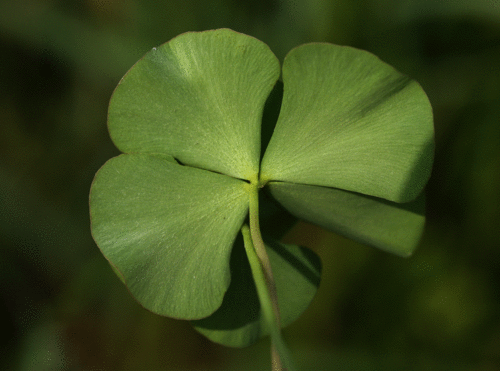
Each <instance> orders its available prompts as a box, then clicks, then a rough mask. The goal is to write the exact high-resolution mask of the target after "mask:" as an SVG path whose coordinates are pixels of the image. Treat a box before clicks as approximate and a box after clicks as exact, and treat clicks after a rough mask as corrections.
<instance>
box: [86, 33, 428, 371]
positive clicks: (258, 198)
mask: <svg viewBox="0 0 500 371" xmlns="http://www.w3.org/2000/svg"><path fill="white" fill-rule="evenodd" d="M279 76H280V65H279V62H278V60H277V58H276V57H275V56H274V55H273V53H272V52H271V51H270V50H269V48H268V47H267V46H266V45H265V44H264V43H262V42H260V41H259V40H256V39H254V38H252V37H250V36H247V35H243V34H240V33H236V32H234V31H231V30H228V29H221V30H214V31H205V32H189V33H185V34H182V35H180V36H178V37H176V38H174V39H173V40H171V41H169V42H168V43H166V44H163V45H162V46H160V47H158V48H153V50H151V51H150V52H149V53H147V54H146V55H145V56H144V57H143V58H142V59H141V60H140V61H139V62H137V64H136V65H134V66H133V67H132V68H131V69H130V71H129V72H128V73H127V74H126V75H125V76H124V77H123V79H122V80H121V81H120V83H119V84H118V86H117V88H116V90H115V92H114V94H113V97H112V99H111V102H110V106H109V117H108V125H109V132H110V135H111V138H112V139H113V142H114V143H115V145H116V146H117V147H118V148H119V149H120V150H121V151H122V152H124V154H122V155H120V156H118V157H115V158H112V159H111V160H109V161H108V162H107V163H106V164H105V165H104V166H103V167H102V168H101V169H100V170H99V172H98V173H97V174H96V177H95V180H94V182H93V184H92V189H91V193H90V212H91V219H92V234H93V237H94V239H95V241H96V243H97V245H98V246H99V247H100V249H101V251H102V253H103V254H104V256H105V257H106V258H107V259H108V260H109V262H110V263H111V265H112V267H113V268H114V269H115V271H116V273H117V274H118V276H119V277H120V278H121V279H122V281H123V282H124V283H125V284H126V285H127V287H128V289H129V290H130V292H131V293H132V295H133V296H134V297H135V298H136V299H137V300H138V301H139V302H140V303H141V304H142V305H143V306H144V307H145V308H147V309H149V310H151V311H153V312H155V313H158V314H160V315H164V316H169V317H174V318H180V319H189V320H192V323H193V325H194V327H195V328H196V329H197V330H198V331H200V332H201V333H202V334H204V335H205V336H207V337H208V338H210V339H212V340H213V341H216V342H218V343H221V344H225V345H228V346H236V347H241V346H247V345H250V344H252V343H253V342H255V341H256V340H258V339H259V338H260V337H261V336H263V335H266V334H270V335H271V340H272V354H273V357H272V358H273V368H274V369H282V368H283V369H285V368H288V369H290V370H291V369H293V368H294V366H293V365H292V362H291V359H290V357H289V355H288V354H287V351H286V347H285V346H284V344H283V341H282V339H281V335H280V328H281V327H282V326H286V325H287V324H289V323H290V322H292V321H293V320H295V319H296V318H297V317H298V316H300V314H301V313H302V312H303V311H304V310H305V309H306V307H307V306H308V304H309V302H310V301H311V299H312V297H313V296H314V294H315V292H316V289H317V287H318V285H319V279H320V270H321V268H320V261H319V258H318V257H317V256H316V255H315V254H314V253H313V252H312V251H310V250H308V249H306V248H303V247H299V246H294V245H285V244H282V243H280V242H279V238H280V237H281V236H282V234H283V232H284V231H285V230H286V229H287V228H289V227H290V226H291V225H292V224H293V222H294V221H295V219H294V217H297V218H301V219H304V220H307V221H309V222H312V223H315V224H318V225H320V226H322V227H325V228H327V229H329V230H332V231H335V232H338V233H341V234H344V235H346V236H348V237H351V238H353V239H355V240H358V241H361V242H363V243H367V244H370V245H373V246H376V247H379V248H381V249H384V250H387V251H389V252H392V253H395V254H398V255H401V256H409V255H410V254H411V253H412V252H413V250H414V248H415V247H416V245H417V243H418V241H419V238H420V235H421V233H422V230H423V225H424V215H423V196H419V195H420V194H421V192H422V189H423V187H424V185H425V183H426V182H427V180H428V178H429V175H430V170H431V166H432V160H433V124H432V111H431V107H430V104H429V102H428V99H427V97H426V95H425V93H424V92H423V91H422V89H421V88H420V86H419V85H418V84H417V83H416V82H414V81H412V80H410V79H409V78H407V77H405V76H403V75H401V74H400V73H398V72H397V71H396V70H394V69H393V68H392V67H390V66H388V65H387V64H385V63H383V62H382V61H380V60H379V59H378V58H377V57H375V56H374V55H372V54H370V53H368V52H365V51H361V50H357V49H353V48H350V47H342V46H336V45H331V44H325V43H313V44H306V45H302V46H299V47H297V48H295V49H293V50H292V51H291V52H290V53H289V54H288V55H287V57H286V58H285V60H284V63H283V69H282V81H283V97H282V102H281V110H280V112H279V117H278V119H277V122H276V125H275V127H274V131H272V136H271V138H270V139H269V138H268V136H267V134H266V132H265V129H266V128H267V126H266V125H268V123H270V122H271V130H272V129H273V128H272V126H273V125H274V123H272V121H273V111H272V100H273V99H275V100H277V101H278V102H279V99H281V96H280V91H279V87H280V85H279V84H278V85H277V88H275V90H274V91H273V87H275V85H276V83H277V80H278V78H279ZM270 95H271V98H269V97H270ZM268 98H269V99H268ZM266 101H268V102H271V103H270V104H268V108H269V107H270V108H269V109H267V108H266V109H264V108H265V104H266ZM278 104H279V103H278ZM263 116H264V119H263ZM262 123H264V124H265V127H264V128H263V132H262V135H261V124H262ZM268 141H269V143H268V144H267V142H268ZM266 144H267V147H266ZM261 147H262V149H263V151H262V152H263V155H261ZM261 189H263V190H264V194H263V192H259V191H260V190H261ZM269 196H271V197H269ZM272 198H274V200H272ZM276 201H277V203H278V204H280V205H281V206H279V205H278V204H277V203H276ZM259 209H260V211H259ZM290 214H292V215H293V216H294V217H292V216H291V215H290ZM259 222H261V224H262V231H263V234H261V228H260V227H259ZM240 232H241V233H240ZM262 235H263V236H262ZM245 255H246V256H245ZM271 267H272V269H271Z"/></svg>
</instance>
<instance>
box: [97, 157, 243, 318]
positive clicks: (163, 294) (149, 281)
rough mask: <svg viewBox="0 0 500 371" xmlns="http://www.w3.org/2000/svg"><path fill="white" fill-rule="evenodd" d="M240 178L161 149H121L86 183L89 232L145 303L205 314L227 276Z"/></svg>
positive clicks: (176, 313)
mask: <svg viewBox="0 0 500 371" xmlns="http://www.w3.org/2000/svg"><path fill="white" fill-rule="evenodd" d="M246 186H247V183H246V182H244V181H241V180H237V179H234V178H231V177H228V176H225V175H221V174H216V173H213V172H210V171H206V170H201V169H196V168H191V167H188V166H181V165H179V164H177V163H176V162H175V161H173V160H172V158H169V157H165V156H159V155H156V156H153V155H142V154H134V155H127V154H126V155H121V156H118V157H115V158H112V159H111V160H109V161H108V162H107V163H106V164H105V165H104V166H103V167H102V168H101V170H99V172H98V173H97V175H96V177H95V180H94V183H93V184H92V189H91V194H90V212H91V218H92V234H93V237H94V239H95V241H96V243H97V245H98V246H99V247H100V249H101V251H102V252H103V254H104V255H105V256H106V258H107V259H108V260H110V261H111V262H112V265H113V266H114V267H115V268H116V269H117V270H118V271H119V272H120V273H121V274H120V276H121V277H122V278H124V280H125V283H126V285H127V287H128V289H129V290H130V292H131V293H132V294H133V295H134V297H135V298H136V299H137V300H138V301H139V302H140V303H141V304H142V305H143V306H144V307H145V308H147V309H149V310H151V311H153V312H155V313H158V314H161V315H165V316H169V317H175V318H182V319H195V318H202V317H206V316H208V315H210V314H212V313H213V312H214V311H215V310H216V309H217V308H218V307H219V306H220V304H221V303H222V300H223V297H224V293H225V292H226V290H227V288H228V286H229V283H230V268H229V262H230V255H231V249H232V246H233V242H234V239H235V238H236V235H237V233H238V231H239V230H240V228H241V225H242V224H243V221H244V219H245V217H246V215H247V213H248V193H247V191H246Z"/></svg>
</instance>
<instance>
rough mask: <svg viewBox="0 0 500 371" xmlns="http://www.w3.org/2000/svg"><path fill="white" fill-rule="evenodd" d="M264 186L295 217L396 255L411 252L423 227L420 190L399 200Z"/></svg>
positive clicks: (312, 188)
mask: <svg viewBox="0 0 500 371" xmlns="http://www.w3.org/2000/svg"><path fill="white" fill-rule="evenodd" d="M268 187H269V190H270V192H271V194H272V195H273V196H274V197H275V198H276V199H277V200H278V201H279V202H280V203H281V204H282V205H283V206H284V207H285V208H286V209H287V210H288V211H290V212H291V213H292V214H293V215H295V216H297V217H298V218H301V219H303V220H306V221H309V222H311V223H314V224H316V225H319V226H321V227H323V228H325V229H328V230H330V231H333V232H336V233H339V234H342V235H344V236H346V237H349V238H352V239H353V240H356V241H358V242H361V243H365V244H368V245H371V246H375V247H378V248H380V249H382V250H385V251H388V252H391V253H394V254H397V255H400V256H409V255H411V254H412V252H413V251H414V250H415V248H416V247H417V244H418V242H419V241H420V237H421V235H422V232H423V229H424V224H425V217H424V207H425V202H424V195H423V194H422V195H421V196H419V197H418V198H417V199H416V200H415V201H413V202H409V203H405V204H400V203H395V202H390V201H386V200H381V199H377V198H375V197H370V196H365V195H362V194H359V193H354V192H348V191H343V190H340V189H335V188H327V187H319V186H310V185H302V184H291V183H286V182H270V183H268Z"/></svg>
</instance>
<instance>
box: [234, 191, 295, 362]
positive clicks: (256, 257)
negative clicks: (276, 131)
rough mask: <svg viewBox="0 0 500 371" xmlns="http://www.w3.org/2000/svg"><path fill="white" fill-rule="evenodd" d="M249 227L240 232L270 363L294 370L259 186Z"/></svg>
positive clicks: (252, 196)
mask: <svg viewBox="0 0 500 371" xmlns="http://www.w3.org/2000/svg"><path fill="white" fill-rule="evenodd" d="M249 188H250V192H249V193H250V210H249V215H250V228H249V227H248V226H247V225H244V226H243V227H242V229H241V232H242V234H243V240H244V244H245V251H246V253H247V257H248V260H249V262H250V268H251V270H252V276H253V279H254V281H255V285H256V288H257V294H258V296H259V301H260V305H261V310H262V314H263V316H264V319H265V321H266V324H267V326H268V328H269V330H270V335H271V362H272V370H273V371H284V370H289V371H292V370H293V369H295V368H294V366H293V363H292V359H291V356H290V354H289V351H288V349H287V347H286V345H285V343H284V341H283V339H282V337H281V325H280V312H279V306H278V296H277V293H276V285H275V282H274V278H273V273H272V270H271V263H270V261H269V257H268V255H267V252H266V246H265V244H264V241H263V240H262V236H261V233H260V227H259V198H258V191H259V187H258V185H257V184H253V183H252V184H250V185H249Z"/></svg>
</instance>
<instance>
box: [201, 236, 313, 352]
mask: <svg viewBox="0 0 500 371" xmlns="http://www.w3.org/2000/svg"><path fill="white" fill-rule="evenodd" d="M266 247H267V253H268V255H269V259H270V261H271V266H272V269H273V275H274V278H275V281H276V290H277V293H278V302H279V306H280V314H281V326H282V327H285V326H287V325H289V324H290V323H291V322H293V321H295V320H296V319H297V318H298V317H299V316H300V315H301V314H302V313H303V312H304V311H305V310H306V308H307V307H308V306H309V304H310V302H311V300H312V299H313V297H314V295H315V294H316V291H317V289H318V287H319V282H320V275H321V261H320V259H319V257H318V256H317V255H316V254H315V253H314V252H313V251H312V250H309V249H307V248H304V247H300V246H296V245H285V244H282V243H279V242H276V241H272V240H267V239H266ZM231 273H232V277H231V285H230V286H229V289H228V291H227V294H226V296H225V297H224V301H223V303H222V306H221V307H220V308H219V309H218V310H217V311H216V312H215V313H214V314H213V315H212V316H210V317H207V318H203V319H201V320H197V321H193V322H192V323H193V325H194V327H195V328H196V330H198V331H199V332H200V333H202V334H203V335H205V336H206V337H208V338H209V339H210V340H212V341H215V342H217V343H220V344H223V345H226V346H232V347H245V346H248V345H251V344H253V343H255V342H256V341H257V340H259V339H260V338H261V337H262V336H265V335H268V334H269V329H268V328H267V325H266V324H265V321H264V318H263V316H261V312H260V304H259V299H258V297H257V292H256V289H255V284H254V282H253V279H252V273H251V271H250V266H249V263H248V259H247V257H246V255H245V251H244V247H243V242H242V240H241V239H240V238H238V243H237V244H235V247H234V251H233V256H232V258H231Z"/></svg>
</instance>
